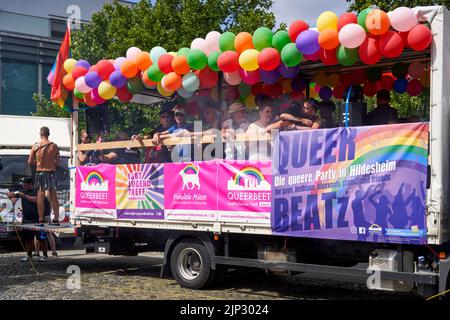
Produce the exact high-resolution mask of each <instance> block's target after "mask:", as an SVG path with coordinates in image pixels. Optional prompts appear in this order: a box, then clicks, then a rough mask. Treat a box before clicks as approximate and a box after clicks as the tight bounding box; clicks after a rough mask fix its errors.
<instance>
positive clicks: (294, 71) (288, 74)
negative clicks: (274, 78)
mask: <svg viewBox="0 0 450 320" xmlns="http://www.w3.org/2000/svg"><path fill="white" fill-rule="evenodd" d="M278 72H279V73H280V74H281V75H282V76H283V77H285V78H288V79H292V78H295V77H296V76H297V75H298V73H299V72H300V67H299V66H295V67H288V66H287V65H285V64H284V63H282V64H280V66H279V67H278Z"/></svg>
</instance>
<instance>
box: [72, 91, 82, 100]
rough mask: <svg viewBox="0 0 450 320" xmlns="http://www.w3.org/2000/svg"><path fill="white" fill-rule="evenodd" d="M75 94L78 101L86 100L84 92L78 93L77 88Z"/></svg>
mask: <svg viewBox="0 0 450 320" xmlns="http://www.w3.org/2000/svg"><path fill="white" fill-rule="evenodd" d="M73 94H74V95H75V97H77V98H78V99H83V98H84V94H83V93H82V92H80V91H78V90H77V88H75V89H73Z"/></svg>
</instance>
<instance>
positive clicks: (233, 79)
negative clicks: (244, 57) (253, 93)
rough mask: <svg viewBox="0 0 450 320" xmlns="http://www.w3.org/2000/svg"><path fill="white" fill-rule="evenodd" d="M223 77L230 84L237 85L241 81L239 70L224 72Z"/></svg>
mask: <svg viewBox="0 0 450 320" xmlns="http://www.w3.org/2000/svg"><path fill="white" fill-rule="evenodd" d="M223 78H224V79H225V81H226V83H228V84H229V85H230V86H237V85H238V84H240V83H241V81H242V78H241V75H240V74H239V71H235V72H224V73H223Z"/></svg>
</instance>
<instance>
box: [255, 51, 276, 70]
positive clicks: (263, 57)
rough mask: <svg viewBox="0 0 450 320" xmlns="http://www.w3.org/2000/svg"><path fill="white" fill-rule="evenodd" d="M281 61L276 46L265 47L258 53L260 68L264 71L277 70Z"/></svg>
mask: <svg viewBox="0 0 450 320" xmlns="http://www.w3.org/2000/svg"><path fill="white" fill-rule="evenodd" d="M280 62H281V58H280V53H279V52H278V50H277V49H274V48H264V49H263V50H262V51H261V52H260V53H259V55H258V65H259V68H260V69H261V70H264V71H272V70H275V69H276V68H278V66H279V65H280Z"/></svg>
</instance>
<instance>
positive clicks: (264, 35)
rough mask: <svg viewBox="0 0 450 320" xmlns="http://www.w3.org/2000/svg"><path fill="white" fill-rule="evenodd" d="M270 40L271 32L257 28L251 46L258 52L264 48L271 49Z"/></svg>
mask: <svg viewBox="0 0 450 320" xmlns="http://www.w3.org/2000/svg"><path fill="white" fill-rule="evenodd" d="M272 39H273V33H272V30H270V29H269V28H266V27H261V28H258V29H256V31H255V32H254V33H253V45H254V46H255V49H256V50H258V51H261V50H262V49H264V48H269V47H272Z"/></svg>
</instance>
